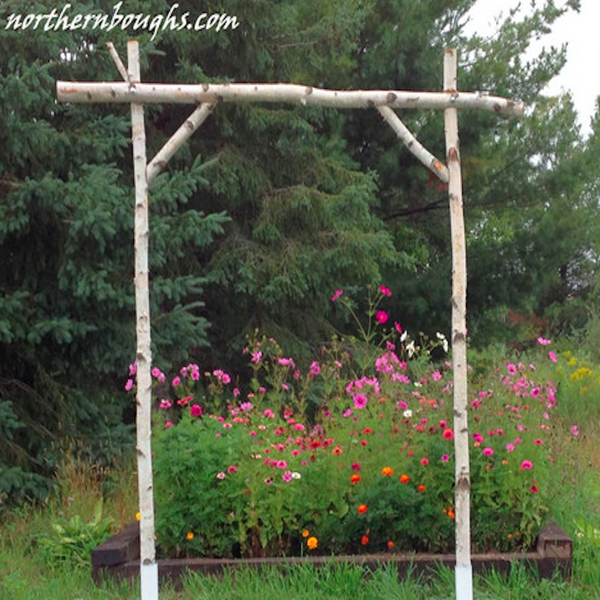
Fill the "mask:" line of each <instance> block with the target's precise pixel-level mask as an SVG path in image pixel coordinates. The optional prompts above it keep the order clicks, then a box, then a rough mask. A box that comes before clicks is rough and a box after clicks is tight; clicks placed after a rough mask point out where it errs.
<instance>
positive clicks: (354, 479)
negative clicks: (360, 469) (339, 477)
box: [350, 473, 360, 483]
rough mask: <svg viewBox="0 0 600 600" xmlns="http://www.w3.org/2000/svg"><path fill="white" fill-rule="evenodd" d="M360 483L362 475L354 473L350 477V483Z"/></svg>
mask: <svg viewBox="0 0 600 600" xmlns="http://www.w3.org/2000/svg"><path fill="white" fill-rule="evenodd" d="M359 481H360V475H359V474H358V473H353V474H352V475H350V483H358V482H359Z"/></svg>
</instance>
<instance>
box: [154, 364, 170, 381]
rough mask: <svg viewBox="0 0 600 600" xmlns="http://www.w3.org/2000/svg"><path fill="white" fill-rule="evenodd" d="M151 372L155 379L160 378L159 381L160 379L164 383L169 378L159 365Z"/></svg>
mask: <svg viewBox="0 0 600 600" xmlns="http://www.w3.org/2000/svg"><path fill="white" fill-rule="evenodd" d="M150 374H151V375H152V377H154V379H158V381H160V382H161V383H163V382H164V381H166V379H167V377H166V375H165V374H164V373H163V372H162V371H161V370H160V369H159V368H158V367H153V368H152V370H151V371H150Z"/></svg>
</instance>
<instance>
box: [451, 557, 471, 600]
mask: <svg viewBox="0 0 600 600" xmlns="http://www.w3.org/2000/svg"><path fill="white" fill-rule="evenodd" d="M454 577H455V582H456V600H473V568H472V567H471V565H466V566H465V565H456V567H455V568H454Z"/></svg>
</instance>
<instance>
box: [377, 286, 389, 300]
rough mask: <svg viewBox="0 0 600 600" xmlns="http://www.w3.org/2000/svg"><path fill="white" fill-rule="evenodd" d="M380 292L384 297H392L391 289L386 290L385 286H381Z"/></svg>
mask: <svg viewBox="0 0 600 600" xmlns="http://www.w3.org/2000/svg"><path fill="white" fill-rule="evenodd" d="M379 291H380V292H381V293H382V294H383V295H384V296H388V297H390V296H391V295H392V292H391V291H390V289H389V288H386V287H385V285H380V286H379Z"/></svg>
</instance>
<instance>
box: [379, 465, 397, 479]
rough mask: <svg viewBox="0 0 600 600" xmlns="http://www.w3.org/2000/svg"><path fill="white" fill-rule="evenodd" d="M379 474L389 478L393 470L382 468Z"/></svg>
mask: <svg viewBox="0 0 600 600" xmlns="http://www.w3.org/2000/svg"><path fill="white" fill-rule="evenodd" d="M381 474H382V475H386V476H388V477H389V476H390V475H393V474H394V469H392V467H383V469H382V470H381Z"/></svg>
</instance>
